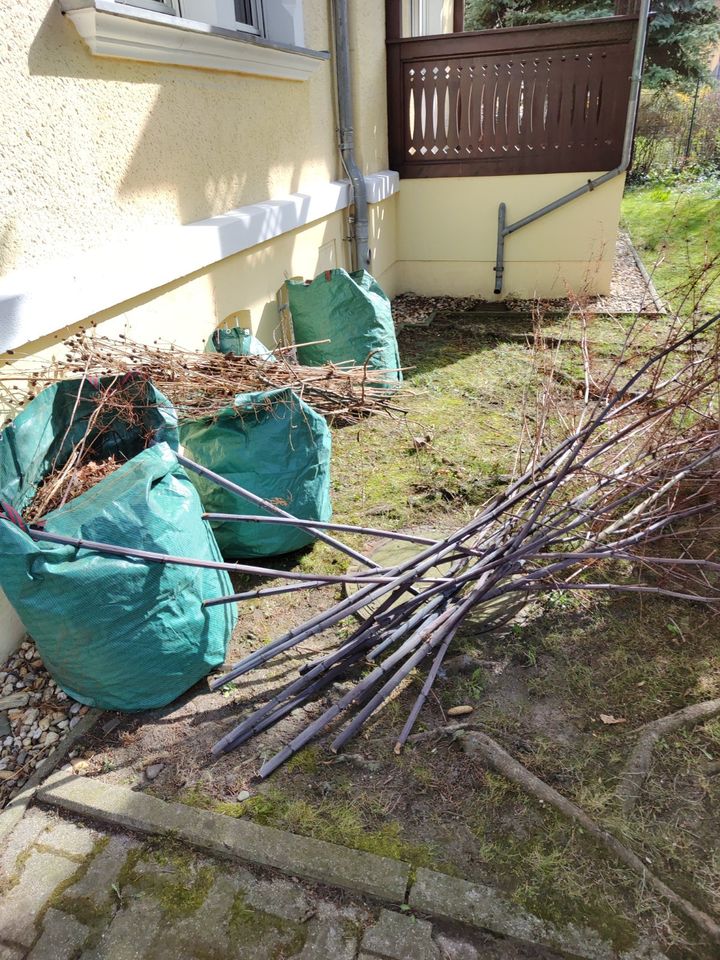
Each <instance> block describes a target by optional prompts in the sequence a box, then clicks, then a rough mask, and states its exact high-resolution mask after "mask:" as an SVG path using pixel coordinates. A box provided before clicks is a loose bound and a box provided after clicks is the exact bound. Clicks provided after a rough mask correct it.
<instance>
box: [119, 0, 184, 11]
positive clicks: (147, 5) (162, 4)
mask: <svg viewBox="0 0 720 960" xmlns="http://www.w3.org/2000/svg"><path fill="white" fill-rule="evenodd" d="M118 2H119V3H126V4H127V5H128V6H129V7H142V8H143V10H154V11H155V13H172V14H176V13H177V9H176V7H175V4H174V3H173V0H118Z"/></svg>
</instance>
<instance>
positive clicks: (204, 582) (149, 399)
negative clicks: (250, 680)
mask: <svg viewBox="0 0 720 960" xmlns="http://www.w3.org/2000/svg"><path fill="white" fill-rule="evenodd" d="M116 381H117V378H104V379H103V380H101V381H100V382H99V384H97V385H93V384H92V383H90V382H89V381H86V382H85V383H84V384H83V386H82V390H81V391H80V401H79V402H78V403H77V409H75V403H76V399H77V397H78V381H71V382H64V383H60V384H57V385H54V386H52V387H49V388H48V389H47V390H45V391H43V392H42V393H41V394H39V395H38V397H37V398H36V399H35V400H33V401H32V402H31V403H30V404H29V405H28V406H27V407H26V408H25V410H23V411H22V412H21V413H20V414H19V415H18V416H17V417H16V418H15V420H14V421H13V422H12V423H11V424H10V425H9V426H8V427H7V428H6V429H5V430H4V431H3V432H2V433H0V501H3V502H4V503H5V504H7V505H8V506H9V507H10V508H11V509H14V510H15V511H17V512H18V513H20V512H21V511H22V510H24V509H25V508H26V507H27V506H28V504H29V503H30V502H31V500H32V497H33V496H34V493H35V489H36V487H37V485H38V484H39V483H40V482H41V481H42V479H43V478H44V476H45V475H46V474H47V472H48V470H50V469H51V466H52V464H53V463H54V462H57V465H58V466H61V465H62V463H63V458H65V459H66V458H67V456H68V455H69V453H70V451H71V448H72V443H74V442H77V441H78V440H79V439H80V438H81V437H82V436H83V435H84V434H85V432H86V429H87V418H88V416H89V414H90V413H91V412H92V409H93V408H94V407H95V405H94V404H93V402H92V398H93V393H94V391H95V390H97V389H98V388H103V387H106V386H107V385H108V383H109V382H111V383H115V382H116ZM125 389H126V390H128V392H129V394H130V396H132V397H133V398H134V400H135V411H136V417H134V418H133V420H134V421H135V422H134V423H132V424H122V423H119V422H113V423H112V425H111V429H107V426H108V425H107V424H106V425H105V428H104V429H103V431H101V432H98V433H97V436H89V437H88V440H89V441H90V442H93V443H94V444H95V447H94V448H93V449H94V450H95V451H97V452H98V453H99V454H100V455H102V453H103V452H104V453H105V454H107V453H108V452H111V453H117V454H119V455H120V456H121V457H130V458H132V459H130V460H129V461H128V462H126V463H123V464H122V465H121V466H120V467H118V468H117V470H115V471H114V472H113V473H111V474H110V475H109V476H107V477H105V478H104V479H103V480H101V481H100V482H99V483H97V484H95V486H93V487H91V488H90V489H89V490H87V491H86V492H85V493H83V494H81V495H80V496H78V497H76V498H75V499H74V500H72V501H70V502H69V503H67V504H65V505H64V506H62V507H60V508H59V509H57V510H54V511H52V512H50V513H48V514H47V516H46V517H45V518H44V524H45V528H46V529H47V530H48V531H49V532H52V533H58V534H62V535H64V536H68V537H75V538H82V539H86V540H99V541H104V542H107V543H112V544H116V545H119V546H126V547H132V548H135V549H143V550H151V551H155V552H158V553H166V554H172V555H176V556H188V557H193V558H197V559H201V560H220V559H221V558H220V552H219V550H218V547H217V544H216V542H215V538H214V536H213V534H212V531H211V530H210V527H209V525H208V524H207V523H206V522H205V521H204V520H203V519H202V506H201V504H200V500H199V498H198V495H197V492H196V491H195V488H194V487H193V485H192V484H191V482H190V481H189V480H188V478H187V475H186V474H185V471H184V470H183V469H182V467H180V465H179V464H178V462H177V458H176V456H175V452H174V448H176V447H177V443H178V433H177V422H176V417H175V413H174V411H173V409H172V407H171V406H170V404H169V402H168V401H167V399H166V398H165V397H163V395H162V394H161V393H159V392H158V391H157V390H156V389H155V388H154V387H153V386H152V385H151V384H149V383H147V382H145V381H142V380H139V379H138V380H136V381H134V382H132V381H131V382H130V383H129V384H127V383H126V384H125ZM66 433H67V436H66ZM153 441H154V442H155V445H153V446H151V447H147V448H145V449H143V447H146V444H147V443H148V442H153ZM138 451H139V452H138ZM56 456H57V461H56V460H55V458H56ZM5 509H6V507H5V506H3V511H5ZM0 554H1V555H2V564H1V565H0V586H1V587H2V589H3V590H4V591H5V593H6V595H7V597H8V599H9V600H10V602H11V603H12V605H13V606H14V607H15V609H16V611H17V613H18V615H19V616H20V619H21V620H22V622H23V623H24V625H25V627H26V628H27V630H28V631H29V632H30V634H31V635H32V637H33V639H34V641H35V643H36V645H37V648H38V650H39V652H40V655H41V656H42V658H43V661H44V662H45V665H46V666H47V668H48V670H49V671H50V673H51V674H52V676H53V677H54V678H55V680H56V681H57V682H58V683H59V684H60V686H61V687H62V688H63V690H65V692H66V693H68V694H69V695H70V696H72V697H74V698H75V699H76V700H79V701H81V702H82V703H86V704H88V705H90V706H96V707H102V708H104V709H108V710H144V709H150V708H154V707H161V706H164V705H165V704H167V703H170V702H171V701H172V700H174V699H175V698H176V697H178V696H179V695H180V694H181V693H183V692H184V691H185V690H187V689H188V688H189V687H191V686H192V685H193V684H194V683H196V682H197V681H198V680H200V679H201V678H202V677H203V676H205V675H206V674H207V673H208V672H209V671H210V670H211V669H212V668H214V667H216V666H218V665H219V664H221V663H222V662H223V661H224V658H225V649H226V645H227V642H228V640H229V638H230V634H231V632H232V628H233V625H234V622H235V608H234V607H233V606H232V605H221V606H216V607H210V608H203V606H202V601H203V600H204V599H207V598H210V597H217V596H221V595H227V594H229V593H232V586H231V583H230V579H229V577H228V575H227V573H226V572H225V571H218V570H204V569H199V568H196V567H185V566H177V565H173V564H161V563H152V562H146V561H142V560H137V559H125V558H123V557H116V556H109V555H103V554H99V553H95V552H93V551H91V550H86V549H76V548H75V547H69V546H61V545H58V544H52V543H49V542H42V541H39V542H35V541H34V540H33V539H32V538H31V537H30V536H29V535H28V533H27V532H26V529H24V528H23V525H22V523H21V522H20V524H19V525H16V524H14V523H12V522H10V521H9V520H6V519H0Z"/></svg>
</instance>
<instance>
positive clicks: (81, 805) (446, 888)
mask: <svg viewBox="0 0 720 960" xmlns="http://www.w3.org/2000/svg"><path fill="white" fill-rule="evenodd" d="M37 799H38V800H39V801H40V802H41V803H44V804H47V805H49V806H53V807H57V808H60V809H61V810H65V811H68V812H71V813H75V814H78V815H80V816H83V817H87V818H89V819H93V820H98V821H101V822H105V823H111V824H114V825H117V826H121V827H125V828H126V829H129V830H133V831H135V832H137V833H142V834H148V835H158V834H159V835H172V836H174V837H176V838H177V839H178V840H181V841H184V842H185V843H187V844H189V845H190V846H192V847H195V848H196V849H198V850H201V851H203V852H206V853H209V854H211V855H214V856H220V857H226V858H227V857H230V858H236V859H238V860H241V861H245V862H249V863H252V864H255V865H257V866H260V867H270V868H272V869H275V870H278V871H280V872H281V873H284V874H286V875H288V876H290V877H291V878H296V877H299V878H303V879H305V880H310V881H315V882H319V883H323V884H327V885H328V886H335V887H340V888H344V889H347V890H351V891H353V892H356V893H360V894H364V895H368V896H370V897H373V898H375V899H376V900H380V901H383V902H385V903H389V904H402V903H407V904H408V906H409V907H410V908H411V909H412V910H416V911H417V912H418V913H420V914H424V915H426V916H429V917H433V918H437V919H444V920H451V921H456V922H459V923H462V924H465V925H467V926H470V927H474V928H475V929H479V930H484V931H489V932H491V933H493V934H496V935H499V936H502V937H505V938H510V939H512V940H515V941H521V942H524V943H527V944H531V945H534V946H542V947H546V948H549V949H550V950H553V951H555V952H560V953H562V954H563V955H565V956H567V957H573V958H576V960H667V957H666V956H665V954H663V953H662V952H661V951H660V950H659V948H658V947H656V946H654V945H653V944H650V943H648V942H645V941H641V942H639V943H638V944H637V945H636V946H635V947H634V948H632V949H630V950H627V951H624V952H623V953H618V952H617V951H616V950H615V949H614V948H613V947H612V945H611V944H610V943H608V942H607V941H605V940H603V939H602V938H601V936H600V935H599V933H598V932H597V931H596V930H593V929H590V928H586V927H577V926H574V925H567V926H557V925H555V924H552V923H548V922H546V921H544V920H542V919H541V918H540V917H537V916H534V915H533V914H530V913H527V912H525V911H523V910H522V909H520V908H519V907H517V906H515V905H514V904H513V903H511V902H510V901H509V900H507V899H505V898H504V897H503V896H502V895H501V894H500V893H499V892H498V891H496V890H494V889H493V888H491V887H487V886H484V885H482V884H477V883H471V882H469V881H467V880H462V879H458V878H456V877H451V876H448V875H446V874H442V873H437V872H436V871H434V870H428V869H426V868H424V867H421V868H419V869H418V870H417V874H416V877H415V879H414V881H413V882H412V883H411V881H410V876H411V867H410V864H408V863H404V862H402V861H399V860H392V859H390V858H388V857H381V856H377V855H376V854H371V853H364V852H362V851H359V850H353V849H349V848H347V847H342V846H339V845H338V844H334V843H327V842H326V841H324V840H314V839H311V838H309V837H302V836H298V835H296V834H292V833H288V832H286V831H283V830H278V829H276V828H274V827H265V826H260V825H259V824H256V823H253V822H252V821H249V820H242V819H236V818H233V817H228V816H225V815H224V814H218V813H211V812H210V811H207V810H198V809H196V808H194V807H189V806H186V805H184V804H180V803H169V802H167V801H165V800H160V799H159V798H157V797H153V796H149V795H148V794H146V793H142V792H137V791H135V790H132V789H130V788H129V787H125V786H119V785H116V784H109V783H104V782H103V781H102V780H98V779H94V778H90V777H83V776H77V775H75V774H69V773H67V772H66V771H59V772H56V773H54V774H53V775H52V776H51V777H50V778H49V779H48V780H47V781H46V782H45V784H43V785H42V786H41V787H40V788H39V789H38V791H37ZM385 915H387V917H385ZM382 916H383V917H385V923H386V924H387V923H388V922H389V921H388V920H387V918H388V917H389V918H391V919H392V918H397V921H396V922H399V921H404V922H410V923H414V924H415V925H416V927H415V929H416V930H417V932H418V933H421V932H422V930H424V927H423V926H422V924H423V923H424V921H422V920H420V919H413V918H410V917H408V916H405V915H402V914H397V913H392V912H389V911H383V914H382ZM378 926H380V927H381V930H382V929H383V925H382V923H381V924H379V925H378ZM371 929H372V928H371ZM369 932H370V931H368V933H369ZM379 932H380V931H379ZM430 944H431V945H432V946H433V947H434V944H432V942H430ZM361 954H362V956H363V957H364V958H365V957H366V958H368V960H372V958H377V956H378V954H377V952H376V946H375V944H374V943H371V941H368V942H365V940H363V943H362V946H361ZM381 956H388V955H387V954H385V953H382V954H381ZM391 956H392V954H391ZM409 956H414V955H408V957H409ZM403 960H406V956H405V955H403ZM423 960H424V958H423Z"/></svg>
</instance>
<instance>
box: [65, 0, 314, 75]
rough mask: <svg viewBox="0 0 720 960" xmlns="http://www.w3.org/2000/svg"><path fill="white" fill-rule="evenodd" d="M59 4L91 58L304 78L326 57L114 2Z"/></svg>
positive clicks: (94, 0)
mask: <svg viewBox="0 0 720 960" xmlns="http://www.w3.org/2000/svg"><path fill="white" fill-rule="evenodd" d="M60 6H61V9H62V11H63V13H64V14H66V15H67V17H68V18H69V19H70V20H72V22H73V24H74V25H75V27H76V29H77V31H78V33H79V34H80V36H81V37H82V39H83V40H84V41H85V43H86V44H87V45H88V47H89V48H90V51H91V53H93V54H94V55H95V56H97V57H115V58H120V59H123V60H142V61H145V62H149V63H170V64H176V65H177V66H183V67H200V68H202V69H205V70H224V71H230V72H233V73H249V74H254V75H256V76H260V77H276V78H280V79H283V80H307V79H308V78H309V77H311V76H312V75H313V74H314V73H315V71H316V70H318V68H319V67H320V66H321V65H322V63H323V62H324V61H325V60H327V59H329V56H330V54H329V53H327V52H325V51H320V50H308V49H306V48H305V47H292V46H288V45H285V44H279V43H273V42H272V41H270V40H265V39H262V38H259V37H254V36H252V34H249V33H248V34H242V33H238V32H235V31H232V30H225V29H223V28H222V27H212V26H210V25H208V24H206V23H200V22H198V21H195V20H185V19H184V18H182V17H174V16H171V15H169V14H165V13H154V12H152V11H151V10H143V9H141V8H140V7H130V6H127V5H126V4H124V3H116V2H115V0H60Z"/></svg>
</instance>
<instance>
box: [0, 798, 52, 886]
mask: <svg viewBox="0 0 720 960" xmlns="http://www.w3.org/2000/svg"><path fill="white" fill-rule="evenodd" d="M53 822H54V818H53V817H52V816H50V815H49V814H47V813H45V812H44V811H42V810H37V809H33V810H28V812H27V813H26V814H25V816H24V817H23V818H22V820H21V821H20V822H19V823H18V824H17V826H16V827H15V828H14V829H13V831H12V833H11V834H10V836H9V837H7V838H6V840H5V843H4V844H3V843H0V875H4V876H5V877H12V876H13V874H14V873H15V867H16V862H17V858H18V857H19V856H20V854H21V853H24V852H25V851H26V850H27V849H28V848H29V847H31V846H32V845H33V844H34V843H35V841H36V840H37V838H38V836H39V835H40V834H41V833H42V832H43V830H45V828H46V827H47V826H48V824H51V823H53Z"/></svg>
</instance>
